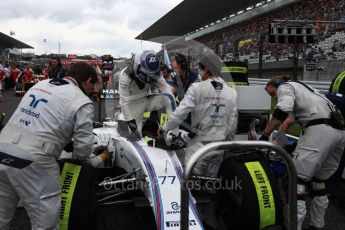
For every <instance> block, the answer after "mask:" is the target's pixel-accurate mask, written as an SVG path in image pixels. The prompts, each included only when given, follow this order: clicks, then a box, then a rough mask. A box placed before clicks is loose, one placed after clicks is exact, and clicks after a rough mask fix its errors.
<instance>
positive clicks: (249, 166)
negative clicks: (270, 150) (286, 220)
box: [217, 150, 283, 230]
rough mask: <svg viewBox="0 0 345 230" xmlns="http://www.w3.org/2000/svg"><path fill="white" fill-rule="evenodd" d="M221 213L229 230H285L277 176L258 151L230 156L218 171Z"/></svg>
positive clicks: (218, 197)
mask: <svg viewBox="0 0 345 230" xmlns="http://www.w3.org/2000/svg"><path fill="white" fill-rule="evenodd" d="M219 177H220V178H221V179H222V189H220V190H218V192H217V199H218V211H219V213H218V214H219V215H220V218H221V219H222V220H221V221H222V222H223V223H224V225H225V226H226V227H227V229H229V230H232V229H234V230H235V229H236V230H239V229H251V230H256V229H267V230H268V229H282V227H280V226H282V225H283V223H282V222H283V216H282V215H283V214H282V201H281V199H280V196H279V189H278V185H277V182H276V179H275V176H274V174H273V173H272V172H271V170H270V168H269V165H268V164H267V161H266V159H265V158H264V157H263V153H262V152H260V151H258V150H253V151H248V152H246V153H245V154H240V155H231V157H229V158H226V159H225V160H224V161H223V162H222V164H221V167H220V169H219Z"/></svg>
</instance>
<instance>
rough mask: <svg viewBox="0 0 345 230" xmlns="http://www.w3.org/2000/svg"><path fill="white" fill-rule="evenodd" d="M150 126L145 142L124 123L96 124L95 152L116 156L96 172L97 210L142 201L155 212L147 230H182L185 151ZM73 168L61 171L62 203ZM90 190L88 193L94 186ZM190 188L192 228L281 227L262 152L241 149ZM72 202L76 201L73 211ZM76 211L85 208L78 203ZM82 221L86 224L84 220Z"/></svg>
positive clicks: (275, 190)
mask: <svg viewBox="0 0 345 230" xmlns="http://www.w3.org/2000/svg"><path fill="white" fill-rule="evenodd" d="M146 123H149V125H145V124H144V126H143V131H142V132H143V135H144V136H145V138H142V139H138V138H137V137H136V136H133V135H131V134H130V133H129V131H128V127H127V123H126V122H125V121H110V122H104V123H102V124H96V125H97V126H99V127H97V128H95V129H94V135H95V146H96V148H95V149H96V151H95V152H97V151H98V152H99V150H100V149H102V151H103V150H104V149H105V148H106V149H107V150H108V151H109V152H111V153H112V159H111V160H109V162H107V163H106V164H105V165H104V166H102V167H101V168H98V169H97V171H98V176H97V179H96V180H97V186H96V187H97V188H96V189H91V190H93V191H94V192H95V194H96V198H95V199H96V201H95V202H96V206H98V207H101V206H116V205H119V204H120V205H123V204H124V203H126V202H128V201H131V202H140V203H141V205H143V204H145V205H146V207H149V208H150V209H151V210H152V212H149V214H148V213H146V215H148V217H147V218H146V219H145V220H144V221H147V222H151V224H152V223H154V225H153V226H151V227H149V228H143V229H152V228H154V229H160V230H161V229H180V227H181V226H180V215H181V212H180V211H181V210H180V207H181V182H182V178H183V166H182V164H181V163H180V162H183V160H181V159H182V158H183V149H181V148H183V147H184V144H183V141H181V139H180V138H179V137H178V136H174V135H171V136H172V137H171V138H170V141H169V142H170V145H166V144H165V141H164V139H159V138H157V137H155V135H153V134H154V133H155V132H154V130H155V128H152V127H156V128H158V124H156V125H155V122H154V121H150V120H148V121H146ZM145 127H148V130H145ZM95 155H97V153H95ZM66 164H68V167H66ZM70 166H71V163H70V162H69V163H68V162H67V163H66V162H65V165H64V166H63V167H62V168H63V169H62V178H61V182H62V187H63V193H62V199H63V200H66V203H68V199H69V198H70V197H71V196H70V195H68V191H67V190H68V189H69V184H71V181H73V178H72V179H71V177H70V176H71V175H73V174H75V171H74V170H75V169H73V167H72V168H71V167H70ZM66 170H67V171H66ZM68 170H69V171H68ZM80 172H81V171H80ZM79 176H80V175H79ZM84 177H85V176H84ZM86 177H88V178H89V179H90V178H93V177H92V176H90V175H88V176H86ZM78 180H80V178H79V179H78ZM234 183H237V185H239V187H236V186H237V185H236V184H234ZM65 184H66V187H65V189H66V191H64V185H65ZM67 185H68V186H67ZM259 185H260V186H259ZM91 186H92V185H91ZM87 188H88V189H89V191H90V186H88V187H87ZM188 189H190V191H191V195H192V196H190V199H189V204H188V207H189V229H280V228H278V227H281V226H282V219H283V218H282V202H281V200H280V198H279V191H278V187H277V183H276V180H275V177H274V175H273V173H272V172H271V170H270V168H269V166H268V164H267V162H266V161H265V159H264V157H262V155H261V154H260V151H259V150H251V151H249V152H248V151H245V152H244V151H239V150H237V151H236V155H233V156H232V157H228V158H227V159H225V160H224V161H223V163H222V166H221V168H220V170H219V177H217V178H210V177H205V176H202V175H195V176H193V180H192V182H191V184H190V187H188ZM77 190H78V189H77V188H76V190H75V191H77ZM79 191H80V192H77V193H83V195H84V196H85V186H84V189H79ZM64 192H65V193H66V194H67V195H66V196H64ZM75 193H76V192H75ZM74 196H76V195H74ZM77 196H78V197H79V196H81V195H79V194H78V195H77ZM87 196H89V195H87ZM72 197H73V195H72ZM74 202H75V199H74V198H73V202H71V203H72V209H73V205H74V204H73V203H74ZM77 203H78V202H77ZM63 204H64V203H63ZM139 206H140V205H139ZM76 207H78V208H77V209H78V210H81V209H82V208H81V207H80V206H79V205H76ZM66 212H70V210H69V211H67V208H66V207H64V205H63V208H62V212H61V216H62V218H63V216H65V215H66ZM72 212H74V211H71V213H72ZM79 212H80V211H79ZM67 216H68V215H67ZM72 216H73V218H72ZM150 219H151V220H150ZM89 220H91V219H89ZM69 222H70V223H69V224H68V226H69V227H71V226H72V225H73V222H79V223H78V224H74V225H80V221H77V220H76V219H74V214H73V215H71V218H70V219H69ZM83 222H84V223H87V222H85V219H84V220H83ZM60 223H61V222H60ZM144 225H145V224H144ZM87 226H88V227H89V228H90V226H91V225H90V224H88V225H87ZM60 227H61V229H64V228H63V227H62V226H61V225H60ZM73 229H74V228H73ZM106 229H107V228H106Z"/></svg>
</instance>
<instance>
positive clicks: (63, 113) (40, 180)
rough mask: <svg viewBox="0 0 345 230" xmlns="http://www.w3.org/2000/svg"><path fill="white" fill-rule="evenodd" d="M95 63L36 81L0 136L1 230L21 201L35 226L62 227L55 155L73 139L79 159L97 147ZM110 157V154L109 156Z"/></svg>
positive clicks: (8, 222)
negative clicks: (94, 100) (94, 123)
mask: <svg viewBox="0 0 345 230" xmlns="http://www.w3.org/2000/svg"><path fill="white" fill-rule="evenodd" d="M96 82H97V74H96V72H95V70H94V69H93V67H92V66H90V65H88V64H86V63H78V64H74V65H72V66H71V68H70V70H69V74H68V77H65V78H63V79H61V78H60V79H49V80H44V81H41V82H39V83H37V84H36V85H35V86H33V87H32V88H31V89H30V90H29V91H28V92H27V93H26V94H25V95H24V97H23V99H22V100H21V102H20V104H19V106H18V108H17V109H16V110H15V112H14V113H13V115H12V117H11V119H10V120H9V122H8V123H7V124H6V126H5V127H4V129H3V130H2V132H1V134H0V204H1V205H0V229H9V224H10V221H11V219H12V218H13V216H14V214H15V211H16V207H17V204H18V202H19V200H21V201H22V204H23V206H24V208H25V209H26V210H27V213H28V215H29V217H30V219H31V226H32V229H58V223H59V216H60V203H61V202H60V200H61V196H60V194H61V188H60V170H59V166H58V164H57V161H56V159H58V158H59V157H60V154H61V152H62V150H63V148H64V146H66V144H67V143H69V142H70V140H71V138H73V140H74V142H73V143H74V144H73V148H74V153H73V155H74V157H75V158H77V159H79V160H85V159H86V158H88V157H89V155H90V154H91V153H92V151H93V141H94V136H93V133H92V129H93V125H92V124H93V115H94V111H93V104H92V102H91V100H90V99H89V98H88V97H87V96H86V95H88V94H89V93H90V92H91V91H92V90H93V89H94V85H95V83H96ZM105 160H106V157H105Z"/></svg>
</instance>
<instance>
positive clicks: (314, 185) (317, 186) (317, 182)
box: [310, 177, 327, 196]
mask: <svg viewBox="0 0 345 230" xmlns="http://www.w3.org/2000/svg"><path fill="white" fill-rule="evenodd" d="M310 188H311V194H312V196H326V195H327V190H326V185H325V181H324V180H321V179H318V178H316V177H314V178H313V179H312V181H311V182H310Z"/></svg>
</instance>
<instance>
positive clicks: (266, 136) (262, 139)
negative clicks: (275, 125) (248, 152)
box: [259, 133, 270, 141]
mask: <svg viewBox="0 0 345 230" xmlns="http://www.w3.org/2000/svg"><path fill="white" fill-rule="evenodd" d="M269 139H270V136H269V135H267V134H264V133H263V134H262V135H261V137H260V138H259V141H269Z"/></svg>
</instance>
